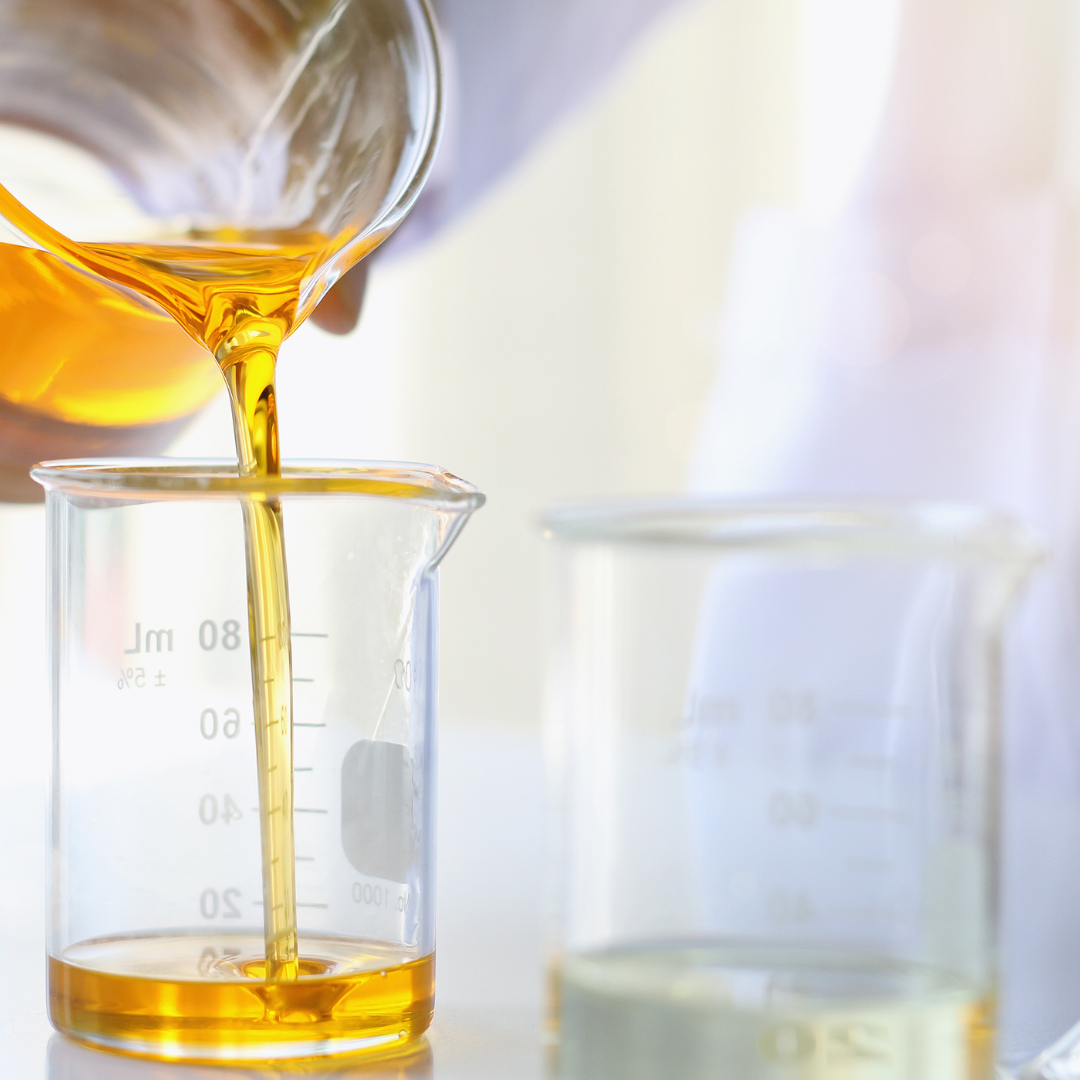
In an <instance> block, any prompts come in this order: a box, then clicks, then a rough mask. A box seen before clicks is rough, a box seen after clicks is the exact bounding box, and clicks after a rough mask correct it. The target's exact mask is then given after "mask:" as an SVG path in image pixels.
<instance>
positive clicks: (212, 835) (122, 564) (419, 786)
mask: <svg viewBox="0 0 1080 1080" xmlns="http://www.w3.org/2000/svg"><path fill="white" fill-rule="evenodd" d="M34 477H35V479H37V480H38V482H39V483H41V484H43V485H44V486H45V488H46V491H47V504H48V522H49V552H50V579H51V597H52V599H51V605H52V607H51V611H52V631H51V636H52V648H53V653H52V657H53V658H52V679H53V714H54V725H55V730H54V777H53V800H52V826H51V827H52V843H53V873H52V900H51V909H52V915H51V927H50V940H49V1012H50V1017H51V1019H52V1022H53V1024H54V1025H55V1026H56V1027H57V1028H58V1029H59V1030H60V1031H61V1032H63V1033H64V1034H66V1035H70V1036H72V1037H74V1038H76V1039H79V1040H81V1041H84V1042H87V1043H90V1044H92V1045H95V1046H100V1047H107V1048H111V1049H116V1050H124V1051H130V1052H133V1053H141V1054H147V1055H151V1056H157V1057H163V1058H173V1059H192V1060H204V1061H213V1060H240V1059H249V1060H256V1059H271V1058H288V1057H305V1056H310V1055H320V1054H331V1053H342V1052H347V1051H355V1050H361V1049H366V1048H376V1047H383V1048H386V1047H388V1046H390V1045H393V1044H395V1043H398V1042H405V1041H407V1040H409V1039H411V1038H413V1037H415V1036H417V1035H419V1034H420V1033H421V1032H423V1031H424V1029H425V1028H426V1027H427V1025H428V1023H429V1021H430V1018H431V1012H432V1006H433V994H434V911H433V904H434V884H435V883H434V869H435V865H434V856H435V820H434V813H435V803H434V795H435V790H434V781H435V772H434V770H435V709H436V676H437V625H436V620H437V592H438V577H437V566H438V564H439V561H440V559H441V558H442V557H443V555H444V554H445V553H446V551H447V549H448V547H449V546H450V544H451V543H452V542H453V540H454V538H455V536H456V535H457V533H458V532H459V530H460V529H461V528H462V526H463V525H464V523H465V521H466V520H467V518H468V517H469V515H470V514H471V513H472V512H473V511H474V510H475V509H476V508H477V507H479V506H480V505H481V504H482V502H483V496H482V495H480V494H479V493H478V492H477V491H476V490H475V489H474V488H473V487H471V486H470V485H468V484H466V483H464V482H463V481H461V480H458V479H457V478H456V477H453V476H451V475H449V474H448V473H445V472H442V471H440V470H438V469H434V468H430V467H427V466H406V465H403V466H393V465H382V464H371V465H366V464H362V463H341V462H327V463H304V464H301V465H295V466H292V467H288V466H287V467H286V468H285V470H284V475H283V476H282V477H281V478H279V479H277V480H270V481H268V480H262V481H259V480H256V479H254V478H244V479H240V478H238V477H237V472H236V466H235V465H228V464H223V463H206V462H203V463H200V462H183V461H175V460H174V461H142V462H130V463H129V462H113V463H107V462H98V463H95V462H83V463H79V462H70V463H51V464H47V465H45V466H39V467H38V468H36V469H35V470H34ZM267 496H270V497H273V498H276V499H277V500H279V502H280V504H281V506H282V512H283V515H284V521H285V536H286V543H287V547H288V560H289V598H290V604H291V612H292V627H293V631H292V649H293V658H294V659H293V676H294V678H293V682H294V687H293V699H294V711H293V717H294V719H293V731H292V743H293V765H294V783H293V786H292V805H293V808H294V810H293V817H294V832H295V838H296V882H297V886H296V897H297V905H296V906H297V909H298V910H297V916H298V929H299V954H300V961H299V971H300V974H299V977H298V978H296V979H295V980H292V981H277V982H275V981H270V980H267V979H266V978H265V977H264V975H265V967H266V964H265V959H264V938H263V912H262V907H261V905H262V901H263V891H262V889H263V886H262V882H263V876H262V862H261V858H262V856H261V845H260V811H259V805H260V800H259V792H258V781H257V772H256V756H255V738H254V732H253V717H252V686H251V670H252V666H251V663H250V647H249V646H250V643H249V641H248V613H247V593H246V587H245V581H246V576H245V561H244V560H245V555H244V527H243V514H242V509H243V506H242V503H243V501H244V500H245V499H249V498H264V497H267ZM271 812H273V811H271Z"/></svg>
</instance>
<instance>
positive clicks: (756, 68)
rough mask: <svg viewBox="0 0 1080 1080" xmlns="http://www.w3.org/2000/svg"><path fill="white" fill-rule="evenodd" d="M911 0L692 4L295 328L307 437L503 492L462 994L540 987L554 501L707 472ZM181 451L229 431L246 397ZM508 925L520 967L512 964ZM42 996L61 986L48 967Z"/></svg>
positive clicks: (33, 577)
mask: <svg viewBox="0 0 1080 1080" xmlns="http://www.w3.org/2000/svg"><path fill="white" fill-rule="evenodd" d="M894 7H895V5H894V3H893V2H892V0H874V2H873V3H868V2H866V0H769V2H768V3H762V2H761V0H697V2H690V3H687V4H686V5H685V6H684V7H682V8H680V9H678V10H677V11H676V13H675V14H674V15H673V16H672V17H670V18H669V19H667V20H665V21H663V22H662V23H660V24H659V25H657V26H656V27H655V29H654V31H653V32H652V33H651V34H650V35H648V37H647V38H646V39H645V40H644V41H642V42H641V43H640V44H639V46H638V47H637V49H636V51H635V52H634V53H633V54H632V55H631V56H630V57H629V58H628V60H627V62H626V63H625V64H624V65H623V66H622V67H621V69H620V70H619V71H618V72H617V73H616V76H615V77H614V79H613V80H612V81H610V82H609V83H608V85H607V86H606V88H605V89H604V91H603V92H602V93H601V94H600V95H599V96H598V97H596V98H594V99H593V100H591V101H589V102H586V103H584V104H583V105H582V107H581V108H580V109H579V110H578V111H577V112H576V113H575V114H574V115H573V116H572V117H570V118H568V120H567V121H566V122H565V123H563V124H562V125H561V126H560V127H559V128H558V129H557V130H555V131H554V132H553V133H552V134H551V135H550V136H549V137H548V138H547V139H546V140H545V141H544V142H543V143H542V144H541V145H540V146H538V147H537V148H535V150H534V151H533V153H532V154H531V155H530V156H529V157H528V158H527V159H526V160H524V161H522V162H520V163H519V164H518V166H517V167H516V168H515V170H514V171H513V172H512V173H511V174H509V175H508V176H506V177H504V179H503V180H502V182H501V183H500V184H499V186H498V187H497V188H496V189H495V190H493V191H492V192H489V193H488V195H487V197H486V198H485V199H483V200H482V201H481V202H480V203H478V204H477V206H476V208H475V209H474V210H473V211H472V212H471V213H469V214H468V215H467V216H466V217H464V218H463V219H460V220H458V221H456V222H454V223H452V224H451V225H450V226H449V227H448V228H447V229H446V230H445V231H444V232H443V233H441V234H440V235H438V236H437V237H435V238H434V239H433V240H431V241H430V242H428V243H426V244H424V245H422V246H418V247H415V248H413V249H411V250H410V251H408V252H406V253H403V254H395V253H394V252H393V251H390V252H388V253H386V255H385V256H383V255H380V256H379V257H378V258H377V259H376V261H375V263H374V267H373V270H372V275H371V282H370V286H369V292H368V296H367V299H366V303H365V310H364V316H363V320H362V323H361V325H360V327H359V328H358V329H357V331H355V332H354V333H353V334H351V335H349V336H347V337H344V338H335V337H332V336H330V335H328V334H325V333H323V332H322V331H320V330H317V329H315V328H314V327H304V328H302V329H301V330H300V331H299V332H298V333H297V334H296V336H295V337H294V338H293V340H292V341H291V342H290V343H289V344H288V345H287V347H286V349H285V351H284V352H283V356H282V364H281V377H280V409H281V414H282V438H283V445H284V452H285V455H286V457H294V458H295V457H349V458H372V459H397V460H413V461H425V462H432V463H435V464H438V465H441V466H443V467H445V468H447V469H449V470H450V471H452V472H455V473H457V474H459V475H461V476H463V477H465V478H466V479H468V480H470V481H472V482H473V483H475V484H477V485H478V486H479V487H480V488H481V490H483V491H484V492H485V493H486V494H487V495H488V498H489V503H488V505H487V506H486V507H485V508H484V509H483V510H482V511H481V512H480V513H479V514H478V515H477V516H476V518H475V519H474V520H473V522H472V523H471V524H470V525H469V526H468V528H467V529H466V530H465V532H464V534H463V535H462V538H461V540H460V541H459V544H458V547H457V548H456V549H455V550H454V551H453V552H452V553H451V555H450V556H449V557H448V559H447V561H446V563H445V564H444V567H443V570H442V580H443V606H442V661H441V663H442V693H441V699H442V700H441V712H442V722H443V725H444V729H445V734H444V742H443V746H444V755H443V758H444V760H443V765H444V768H443V779H442V784H441V796H440V806H441V815H442V817H441V827H440V828H441V838H440V844H441V851H440V866H441V869H440V875H441V880H440V946H439V948H440V1000H441V1001H442V1002H443V1003H444V1004H447V1003H451V1004H452V1003H454V1002H465V1003H470V1004H474V1005H483V1004H485V1003H486V1004H491V1003H493V1002H492V999H493V998H494V999H497V1003H501V1004H506V1003H507V1001H508V1000H509V999H510V998H512V999H513V1000H514V1001H516V1002H519V1003H523V1004H528V1005H531V1006H533V1005H536V1004H537V1003H538V1002H539V999H540V993H541V979H540V966H541V954H542V944H541V937H542V935H541V930H540V922H541V889H542V886H541V871H540V867H541V859H540V848H541V840H542V825H541V810H542V787H541V765H540V761H539V757H540V740H539V737H538V730H539V726H540V718H541V712H542V684H543V673H544V647H545V643H544V617H543V605H544V600H545V593H546V590H547V582H546V578H545V570H544V567H545V552H544V543H543V541H542V540H541V539H540V537H539V534H538V532H537V529H536V526H535V522H536V518H537V516H538V514H539V512H540V511H541V510H542V508H544V507H545V506H548V505H551V504H552V503H555V502H560V501H565V500H573V499H580V498H588V497H595V496H611V495H619V494H629V493H656V492H673V491H678V490H680V489H681V488H682V487H683V486H684V484H685V481H686V477H687V474H688V471H689V468H690V465H691V461H692V458H693V453H694V446H695V440H696V438H697V427H698V423H699V419H700V417H701V414H702V412H703V409H704V406H705V402H706V397H707V394H708V391H709V387H710V384H711V382H712V380H713V377H714V374H715V371H716V368H717V365H718V363H720V362H722V357H720V356H719V355H718V347H717V341H718V337H719V329H718V328H719V325H720V320H721V318H722V312H723V305H724V296H725V273H726V269H727V265H728V261H729V257H730V253H731V250H732V246H733V243H734V241H735V237H736V234H737V230H738V228H739V225H740V222H741V221H742V220H743V219H744V218H745V217H746V216H747V215H748V214H750V213H751V212H753V211H754V210H755V209H756V208H759V207H761V206H763V205H769V204H785V205H789V206H794V205H799V206H801V207H802V209H804V210H805V211H807V212H809V213H810V214H811V215H816V216H827V215H829V214H830V213H831V212H832V211H833V210H834V209H836V208H837V207H838V206H839V204H840V202H841V200H842V198H843V196H844V194H845V193H846V192H847V191H848V190H849V189H850V186H851V185H852V183H853V182H854V178H855V177H856V175H857V172H858V168H859V165H860V163H861V161H862V160H863V157H864V155H865V153H866V152H867V149H868V145H869V141H870V139H871V136H872V133H873V129H874V125H875V121H876V119H877V116H878V112H879V110H880V107H881V101H882V97H883V94H884V90H885V85H886V82H887V79H888V74H889V61H890V55H891V48H892V40H893V31H894V27H893V15H894ZM208 362H210V361H209V358H208ZM171 452H172V453H174V454H177V455H185V456H186V455H193V456H204V455H210V456H220V455H229V454H231V453H232V442H231V436H230V433H229V424H228V417H227V412H226V408H225V402H224V400H223V398H219V399H218V400H217V401H216V402H215V403H214V405H212V406H211V407H210V408H209V409H208V410H207V411H206V412H204V413H203V414H202V415H201V416H200V417H199V418H198V419H197V420H196V421H195V422H194V423H193V425H192V426H191V427H190V428H189V429H188V431H187V432H186V434H185V435H184V436H183V437H182V438H181V439H180V440H179V442H178V443H177V444H176V445H175V446H174V447H173V449H172V451H171ZM0 551H2V552H3V557H2V558H0V604H2V605H3V614H4V617H3V619H2V620H0V679H2V680H3V682H4V686H5V691H4V694H5V705H6V708H5V710H4V711H3V713H2V714H0V715H2V716H3V719H2V720H0V723H2V724H3V730H4V735H5V740H6V747H7V761H8V768H9V769H10V770H11V772H12V773H13V774H14V775H13V778H12V780H13V783H9V784H8V788H7V791H6V792H2V791H0V794H5V795H6V796H7V799H6V803H5V805H6V807H7V813H8V816H9V823H10V824H11V825H12V828H11V829H10V830H8V831H7V832H6V833H5V840H4V843H5V845H6V846H5V848H4V850H3V851H2V852H0V856H2V857H3V858H4V860H5V870H6V872H5V873H4V874H2V875H0V919H5V918H6V919H7V921H8V923H9V925H20V926H23V927H25V928H27V930H26V933H27V935H29V936H28V937H27V939H26V941H25V942H23V943H22V944H21V945H19V948H23V946H24V945H25V949H26V950H29V951H32V952H35V955H36V950H39V949H40V936H39V932H40V927H39V924H40V923H41V922H42V918H43V912H42V911H41V910H40V909H41V905H42V903H43V900H42V897H43V895H44V845H43V840H44V832H43V821H44V813H43V810H44V796H43V792H44V788H43V787H42V786H41V781H43V780H44V778H45V776H46V775H47V772H48V762H49V750H48V746H49V730H48V729H49V723H48V687H47V666H46V641H47V619H46V607H45V587H44V556H45V548H44V515H43V512H42V510H41V509H40V508H26V507H20V508H12V507H7V508H0ZM496 807H497V808H498V813H493V812H492V810H493V808H496ZM31 879H32V880H33V881H35V882H36V881H37V880H38V879H40V880H41V885H42V888H40V889H38V888H36V887H35V888H27V887H26V884H25V883H26V882H27V881H28V880H31ZM9 944H10V942H9ZM508 949H509V950H515V951H516V954H517V956H518V957H519V958H520V959H519V964H518V967H517V971H518V975H516V976H514V977H513V978H512V979H511V980H510V981H509V982H507V981H506V980H505V978H504V980H503V982H502V983H500V984H493V983H491V982H489V981H488V980H487V975H486V973H488V972H490V971H494V970H498V969H500V968H505V957H506V955H507V950H508ZM28 962H29V961H28ZM23 989H24V990H26V988H23ZM18 1002H19V1007H20V1008H22V1009H23V1010H24V1011H25V1009H27V1008H30V1004H28V1003H32V1004H33V1008H34V1010H35V1015H36V1014H37V1012H38V1011H40V1010H39V1004H38V1003H37V998H36V997H34V993H33V992H30V991H27V992H26V993H25V994H24V993H23V992H21V991H20V994H19V999H18ZM27 1015H29V1014H27ZM12 1030H15V1029H14V1028H12ZM34 1053H37V1051H36V1050H35V1051H34Z"/></svg>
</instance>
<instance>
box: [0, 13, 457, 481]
mask: <svg viewBox="0 0 1080 1080" xmlns="http://www.w3.org/2000/svg"><path fill="white" fill-rule="evenodd" d="M0 60H2V63H0V184H4V185H5V186H6V188H7V189H8V190H2V189H0V240H3V241H5V243H3V244H0V283H2V284H3V290H2V292H3V297H6V298H7V299H6V302H3V303H0V320H2V324H3V328H4V333H3V334H2V335H0V497H4V498H35V497H39V496H40V489H38V488H37V487H36V486H35V485H33V484H32V483H31V482H30V481H29V480H28V478H27V472H28V469H29V466H30V465H31V464H32V463H33V462H35V461H38V460H41V458H42V457H46V456H47V457H59V456H63V455H68V456H77V455H81V456H86V455H88V454H98V455H101V454H111V455H115V454H131V453H134V454H144V455H145V454H146V453H150V452H153V451H154V450H156V449H158V448H160V447H161V446H163V445H164V444H165V442H167V441H168V439H170V438H171V437H172V436H173V435H174V434H175V432H176V430H177V425H178V424H179V423H180V422H181V421H182V420H183V419H184V418H186V417H188V416H190V415H191V414H192V413H194V412H195V411H197V410H198V409H199V408H201V407H202V406H203V405H204V404H206V402H207V401H209V399H210V398H211V397H212V396H213V395H214V394H215V393H217V392H218V391H219V389H220V387H221V375H220V372H219V371H218V369H217V365H216V364H214V363H213V361H212V360H211V359H210V357H208V356H207V354H206V351H205V350H204V349H203V348H201V347H200V346H199V345H198V344H197V343H196V342H195V341H193V340H192V339H191V338H190V337H188V335H187V334H186V333H185V332H184V331H183V330H182V329H180V327H179V326H177V325H176V323H175V322H174V320H173V319H172V318H171V317H170V316H169V315H167V314H166V313H165V312H164V311H163V310H162V309H161V307H159V306H158V305H157V304H156V303H154V302H152V301H151V300H148V299H146V298H145V297H144V296H140V295H138V294H137V293H134V292H132V291H130V290H128V289H126V288H123V287H121V286H117V285H114V284H112V283H111V282H110V281H109V280H106V279H105V278H104V277H95V276H94V274H93V273H87V272H86V270H87V266H86V262H85V258H86V256H87V248H86V247H85V243H88V242H91V241H94V242H110V243H111V242H125V243H139V244H151V245H154V244H161V243H170V244H177V243H182V244H202V245H204V246H214V245H216V246H219V247H228V246H230V245H232V246H238V247H243V248H252V247H254V248H260V247H262V248H265V249H266V250H267V251H268V252H273V251H274V250H275V248H280V247H282V246H287V245H294V246H295V245H300V246H302V247H303V248H304V250H305V251H307V250H308V249H310V250H311V255H312V257H311V261H310V264H309V266H308V268H307V272H306V277H305V279H304V280H303V281H301V282H300V284H299V290H298V291H299V295H298V297H297V298H295V299H296V300H297V302H298V304H299V308H300V318H303V316H304V315H305V314H306V313H307V312H308V311H310V310H311V309H312V308H313V307H314V305H315V304H316V303H317V302H318V300H319V299H320V297H321V296H322V295H323V293H324V292H325V291H326V290H327V289H328V288H329V287H330V286H331V285H332V284H333V282H334V281H335V280H336V279H337V277H338V276H339V275H340V274H341V273H342V272H344V271H345V270H346V269H348V267H349V266H351V265H352V263H354V262H356V261H357V260H358V259H359V258H361V257H362V256H363V255H364V254H366V253H367V252H368V251H370V250H371V249H372V248H373V247H375V246H376V245H377V244H378V243H379V242H381V240H382V239H384V238H385V237H386V236H387V235H389V233H390V232H392V231H393V230H394V228H395V227H396V226H397V225H398V223H399V222H400V221H401V220H402V218H403V217H404V215H405V213H406V212H407V211H408V210H409V208H410V207H411V206H412V204H413V202H414V201H415V199H416V197H417V195H418V193H419V191H420V188H421V186H422V185H423V182H424V180H425V179H426V177H427V174H428V172H429V170H430V166H431V162H432V159H433V156H434V150H435V144H436V141H437V135H438V131H439V127H440V121H441V96H440V66H439V54H438V48H437V42H436V31H435V25H434V21H433V18H432V15H431V11H430V8H429V6H428V3H427V0H305V2H304V3H302V4H283V3H279V2H278V0H245V3H243V4H237V3H233V2H231V0H192V2H185V3H176V2H172V0H158V2H155V3H144V2H142V0H36V2H35V3H33V4H25V3H22V2H21V0H0ZM72 259H74V260H75V264H76V265H69V264H68V262H65V261H64V260H69V261H70V260H72ZM80 260H82V261H80ZM0 299H2V298H0ZM148 358H149V359H148Z"/></svg>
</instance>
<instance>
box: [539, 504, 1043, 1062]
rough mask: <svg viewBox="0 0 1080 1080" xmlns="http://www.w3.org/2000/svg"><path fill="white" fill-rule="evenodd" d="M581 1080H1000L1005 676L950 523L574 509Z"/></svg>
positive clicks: (986, 548) (567, 615)
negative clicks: (996, 1070) (997, 1032)
mask: <svg viewBox="0 0 1080 1080" xmlns="http://www.w3.org/2000/svg"><path fill="white" fill-rule="evenodd" d="M547 526H548V530H549V532H550V533H551V534H553V535H554V536H555V537H556V538H557V539H558V541H559V542H560V543H559V557H560V568H561V574H562V598H563V602H562V605H561V618H560V623H559V626H560V632H559V635H558V638H557V651H556V657H555V667H554V680H553V687H554V692H553V697H552V705H553V719H554V729H553V730H554V734H555V740H554V745H555V780H556V791H557V794H558V796H559V798H558V800H557V805H558V806H559V807H560V819H559V826H558V829H557V835H558V837H559V843H560V848H561V857H560V862H561V866H562V869H563V874H562V879H561V888H560V890H559V893H558V897H559V903H558V905H557V919H556V941H555V956H554V972H555V980H554V988H555V991H556V992H555V995H554V1000H555V1001H556V1003H557V1005H556V1014H557V1022H558V1026H559V1032H560V1048H559V1075H560V1076H561V1077H563V1078H565V1080H657V1078H659V1077H667V1076H672V1077H674V1076H677V1077H679V1078H680V1080H705V1078H708V1080H781V1078H783V1080H839V1078H844V1080H986V1078H989V1077H990V1076H992V1075H993V1030H994V994H995V984H996V973H995V930H996V917H997V907H996V899H995V896H996V859H997V833H998V829H997V813H998V810H997V807H998V786H999V781H998V747H999V731H998V721H999V716H998V714H999V711H1000V693H999V677H1000V673H999V657H1000V641H1001V632H1002V625H1003V621H1004V618H1005V615H1006V613H1007V611H1008V609H1009V606H1010V603H1011V602H1012V600H1013V598H1014V597H1015V596H1016V594H1017V592H1018V589H1019V587H1020V585H1021V583H1022V582H1023V580H1024V578H1025V576H1026V575H1027V573H1028V572H1029V570H1030V568H1031V567H1032V565H1033V564H1034V562H1035V560H1036V559H1037V557H1038V549H1037V546H1036V545H1035V544H1034V542H1033V541H1032V539H1031V538H1030V537H1029V536H1028V535H1027V534H1026V533H1025V531H1024V530H1023V529H1022V528H1021V527H1020V526H1018V525H1016V524H1015V523H1013V522H1012V521H1010V520H1009V519H1007V518H1004V517H1001V516H997V515H995V514H993V513H990V512H984V511H982V510H978V509H971V508H966V507H961V506H948V505H918V504H915V505H874V504H861V503H851V504H835V505H808V504H783V503H765V502H761V503H749V504H742V505H738V504H725V503H722V502H707V501H702V502H693V501H687V502H679V503H672V504H650V505H631V506H621V507H620V506H615V507H609V508H603V507H599V508H598V507H593V508H581V509H570V510H567V511H564V512H559V513H556V514H553V515H552V516H551V517H550V518H549V520H548V523H547Z"/></svg>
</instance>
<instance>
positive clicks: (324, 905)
mask: <svg viewBox="0 0 1080 1080" xmlns="http://www.w3.org/2000/svg"><path fill="white" fill-rule="evenodd" d="M296 906H297V907H319V908H327V907H329V906H330V905H329V904H297V905H296Z"/></svg>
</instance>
